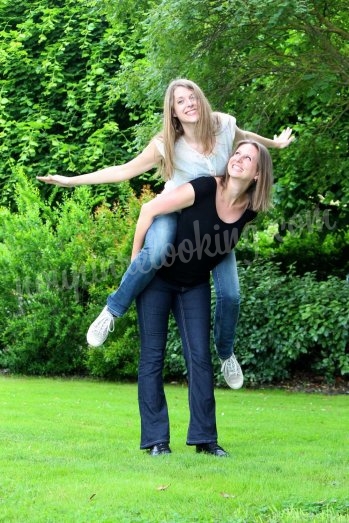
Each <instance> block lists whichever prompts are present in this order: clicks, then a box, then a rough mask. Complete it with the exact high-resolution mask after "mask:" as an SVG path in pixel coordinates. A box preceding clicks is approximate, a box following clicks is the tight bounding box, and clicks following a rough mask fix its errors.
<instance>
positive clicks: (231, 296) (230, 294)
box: [216, 289, 241, 307]
mask: <svg viewBox="0 0 349 523" xmlns="http://www.w3.org/2000/svg"><path fill="white" fill-rule="evenodd" d="M216 301H217V303H220V305H221V306H223V307H229V306H231V305H240V302H241V297H240V292H239V291H228V289H225V290H223V291H222V292H221V293H220V294H217V295H216Z"/></svg>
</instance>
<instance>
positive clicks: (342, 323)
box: [236, 261, 349, 384]
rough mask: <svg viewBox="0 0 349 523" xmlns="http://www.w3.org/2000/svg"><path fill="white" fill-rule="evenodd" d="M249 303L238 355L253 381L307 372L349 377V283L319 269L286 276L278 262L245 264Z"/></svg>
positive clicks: (246, 302)
mask: <svg viewBox="0 0 349 523" xmlns="http://www.w3.org/2000/svg"><path fill="white" fill-rule="evenodd" d="M239 274H240V282H241V288H242V296H243V303H242V308H241V315H240V320H239V326H238V337H237V342H236V354H237V357H238V359H239V362H240V364H241V365H242V367H243V368H244V373H245V377H246V380H247V382H249V383H251V384H253V383H259V384H260V383H263V382H275V381H280V380H281V379H283V378H287V377H290V376H292V373H293V372H294V371H303V372H308V373H311V374H319V375H321V376H325V377H326V378H327V379H328V380H329V381H331V380H333V379H334V378H335V376H339V375H342V376H348V375H349V351H348V349H349V338H348V332H349V329H348V327H349V311H348V303H349V284H348V283H347V282H346V281H345V280H340V279H338V278H336V277H333V276H330V277H329V278H328V279H327V280H325V281H320V282H318V281H317V280H316V278H315V276H314V274H313V273H307V274H305V275H303V276H302V277H300V276H299V275H296V274H295V273H294V271H292V270H290V271H289V272H288V273H287V274H283V273H282V272H281V271H280V269H279V267H278V266H277V265H275V264H273V263H270V262H269V263H266V262H262V263H260V262H257V261H256V262H254V263H252V264H251V265H250V266H247V267H241V266H240V267H239Z"/></svg>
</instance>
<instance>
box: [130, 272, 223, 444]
mask: <svg viewBox="0 0 349 523" xmlns="http://www.w3.org/2000/svg"><path fill="white" fill-rule="evenodd" d="M210 294H211V292H210V285H209V284H208V283H207V284H206V283H205V284H200V285H197V286H195V287H180V286H178V285H175V284H171V283H167V282H165V281H164V280H162V279H161V278H159V277H158V276H155V278H154V279H153V280H152V281H151V283H150V284H149V285H148V286H147V288H146V289H145V290H144V291H143V292H142V293H141V294H140V295H139V296H138V297H137V312H138V321H139V328H140V335H141V354H140V361H139V370H138V402H139V411H140V416H141V443H140V448H141V449H147V448H150V447H151V446H153V445H156V444H157V443H161V442H166V443H168V442H169V441H170V422H169V414H168V406H167V401H166V396H165V391H164V384H163V377H162V374H163V366H164V357H165V350H166V340H167V330H168V319H169V314H170V311H171V310H172V311H173V314H174V316H175V319H176V322H177V325H178V328H179V331H180V335H181V339H182V346H183V354H184V358H185V362H186V368H187V373H188V402H189V411H190V418H189V427H188V432H187V445H196V444H199V443H210V442H215V441H217V428H216V407H215V398H214V382H213V369H212V362H211V354H210V308H211V307H210Z"/></svg>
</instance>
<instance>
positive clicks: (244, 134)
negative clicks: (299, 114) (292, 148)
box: [235, 127, 295, 149]
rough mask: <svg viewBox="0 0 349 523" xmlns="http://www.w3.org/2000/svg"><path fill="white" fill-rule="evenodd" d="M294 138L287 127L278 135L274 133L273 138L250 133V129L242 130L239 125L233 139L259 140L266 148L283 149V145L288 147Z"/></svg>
mask: <svg viewBox="0 0 349 523" xmlns="http://www.w3.org/2000/svg"><path fill="white" fill-rule="evenodd" d="M294 139H295V138H294V136H293V135H292V129H290V128H289V127H287V128H286V129H284V130H283V131H282V133H280V134H279V136H277V135H276V134H275V135H274V139H273V140H271V139H270V138H264V136H260V135H259V134H256V133H251V132H250V131H244V130H243V129H239V127H236V131H235V141H237V142H238V141H240V140H255V141H256V142H259V143H261V144H263V145H265V147H268V148H277V149H284V148H285V147H288V146H289V145H290V143H292V142H293V140H294Z"/></svg>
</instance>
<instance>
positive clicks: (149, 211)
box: [131, 183, 195, 260]
mask: <svg viewBox="0 0 349 523" xmlns="http://www.w3.org/2000/svg"><path fill="white" fill-rule="evenodd" d="M194 201H195V192H194V188H193V186H192V184H191V183H185V184H183V185H181V186H180V187H177V188H176V189H173V190H172V191H169V192H166V193H161V194H160V195H159V196H156V197H155V198H154V199H153V200H150V201H149V202H147V203H145V204H144V205H142V208H141V212H140V214H139V217H138V221H137V225H136V231H135V235H134V239H133V248H132V256H131V259H132V260H133V259H134V258H135V257H136V255H137V254H138V253H139V251H140V250H141V249H142V247H143V243H144V238H145V235H146V233H147V230H148V229H149V227H150V226H151V224H152V223H153V221H154V218H155V217H156V216H159V215H160V214H169V213H171V212H175V211H179V210H180V209H184V208H185V207H190V206H191V205H193V203H194Z"/></svg>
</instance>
